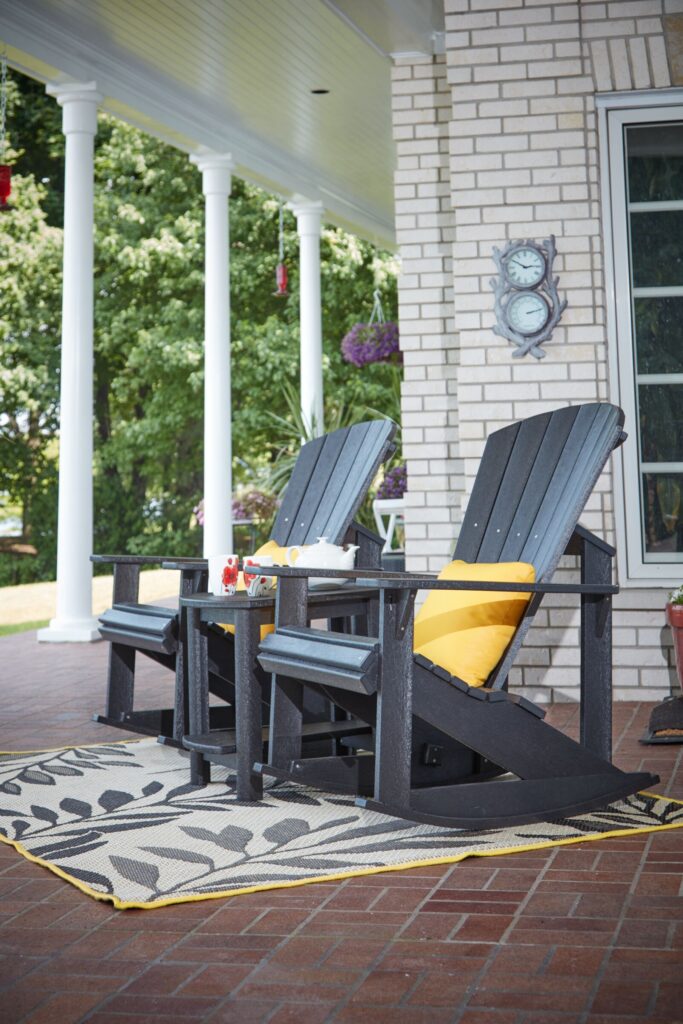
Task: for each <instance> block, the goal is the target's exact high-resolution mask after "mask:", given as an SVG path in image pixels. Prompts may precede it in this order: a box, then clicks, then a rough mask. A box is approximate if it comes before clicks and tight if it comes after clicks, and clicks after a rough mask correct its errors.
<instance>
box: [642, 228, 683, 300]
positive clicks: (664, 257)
mask: <svg viewBox="0 0 683 1024" xmlns="http://www.w3.org/2000/svg"><path fill="white" fill-rule="evenodd" d="M631 252H632V254H633V283H634V285H635V287H636V288H655V287H670V286H671V285H677V284H681V282H682V281H683V210H662V211H660V212H657V213H654V212H650V211H648V212H647V213H643V212H634V213H631Z"/></svg>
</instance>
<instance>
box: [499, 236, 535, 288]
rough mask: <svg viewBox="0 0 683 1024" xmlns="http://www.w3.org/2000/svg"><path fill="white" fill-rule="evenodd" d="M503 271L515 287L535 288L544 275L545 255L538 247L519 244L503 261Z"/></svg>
mask: <svg viewBox="0 0 683 1024" xmlns="http://www.w3.org/2000/svg"><path fill="white" fill-rule="evenodd" d="M505 273H506V275H507V278H508V280H509V281H510V284H513V285H514V286H515V287H516V288H535V287H536V285H537V284H540V282H541V281H542V280H543V278H544V277H545V257H544V256H543V253H541V252H539V250H538V249H533V248H532V247H531V246H529V245H521V246H519V248H517V249H513V250H512V252H511V253H510V255H509V256H508V258H507V260H506V261H505Z"/></svg>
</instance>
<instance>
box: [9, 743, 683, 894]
mask: <svg viewBox="0 0 683 1024" xmlns="http://www.w3.org/2000/svg"><path fill="white" fill-rule="evenodd" d="M152 738H153V737H151V736H134V737H131V738H130V739H125V740H110V741H108V742H107V741H106V740H104V741H102V742H100V743H74V744H67V746H62V747H44V748H42V749H41V750H2V751H0V756H2V757H12V756H15V757H22V756H23V755H24V754H50V753H54V751H56V750H78V749H80V748H81V747H109V746H116V745H117V744H119V745H120V744H123V743H141V742H143V741H144V740H150V739H152ZM636 795H637V796H646V797H652V798H653V799H655V800H667V801H668V802H669V803H671V804H678V805H679V806H683V800H676V799H674V797H669V796H665V795H664V794H662V793H650V792H649V791H648V790H642V792H640V793H638V794H636ZM577 817H578V815H577ZM676 828H683V821H681V822H677V823H674V824H672V825H648V826H646V827H644V828H626V829H614V830H612V831H610V832H599V833H596V834H594V835H582V836H570V837H568V838H566V839H551V840H548V839H545V840H541V841H540V842H538V843H530V844H528V845H525V846H510V847H503V848H502V849H500V850H473V851H471V852H466V853H459V854H454V855H453V856H452V857H432V858H430V859H428V860H417V861H406V862H404V863H402V864H389V865H385V866H383V867H378V868H358V869H357V870H354V871H343V872H340V873H338V874H334V875H317V876H316V877H315V878H300V879H296V880H295V881H292V882H275V883H272V884H269V885H250V886H246V887H245V888H243V889H230V890H228V891H224V892H210V893H202V894H201V895H200V894H197V895H196V896H177V897H173V898H170V899H164V900H155V901H154V902H152V903H150V902H147V903H141V902H139V901H137V900H120V899H119V898H118V896H110V895H109V894H108V893H103V892H97V890H96V889H91V888H90V886H88V885H86V884H85V883H84V882H81V881H80V880H79V879H77V878H74V877H73V876H72V875H69V874H68V873H67V872H66V871H62V869H61V868H58V867H57V866H56V865H55V864H50V862H49V861H46V860H43V859H42V858H41V857H35V856H34V855H33V854H32V853H29V851H28V850H27V849H25V847H23V846H22V844H21V843H20V842H17V841H16V840H14V839H8V838H7V836H1V835H0V843H3V844H4V845H5V846H11V847H12V848H13V849H14V850H16V851H17V853H18V854H20V855H21V856H22V857H24V858H25V860H28V861H31V863H33V864H38V865H40V867H43V868H47V870H48V871H51V872H52V874H53V875H57V877H58V878H61V879H63V880H64V881H65V882H69V884H70V885H73V886H74V887H75V888H76V889H79V890H80V891H81V892H82V893H85V895H86V896H90V897H91V898H92V899H94V900H99V901H100V902H101V903H111V904H112V906H113V907H114V909H115V910H157V909H159V908H160V907H172V906H178V905H180V904H181V903H200V902H202V901H204V900H224V899H230V898H231V897H232V896H247V895H249V894H250V893H253V892H268V891H270V890H272V889H273V890H274V889H298V888H301V886H304V885H315V884H317V883H320V882H342V881H344V880H345V879H346V878H362V877H364V876H366V875H383V874H385V873H386V872H387V871H408V870H410V868H422V867H438V866H439V865H440V864H458V863H459V862H460V861H461V860H466V859H467V858H468V857H501V856H504V855H505V854H514V853H530V852H531V851H533V850H548V849H551V848H552V847H553V846H572V845H576V844H578V843H592V842H598V841H599V840H600V839H614V838H618V837H621V836H638V835H646V834H647V833H649V832H670V831H673V829H676Z"/></svg>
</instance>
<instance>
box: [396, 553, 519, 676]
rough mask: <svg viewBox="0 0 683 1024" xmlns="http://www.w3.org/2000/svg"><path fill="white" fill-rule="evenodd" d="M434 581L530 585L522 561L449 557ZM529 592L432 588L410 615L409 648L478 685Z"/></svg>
mask: <svg viewBox="0 0 683 1024" xmlns="http://www.w3.org/2000/svg"><path fill="white" fill-rule="evenodd" d="M439 579H440V580H489V581H491V582H499V583H534V582H535V579H536V573H535V570H534V567H533V565H529V564H528V563H527V562H497V563H494V564H489V565H487V564H485V563H474V564H472V563H469V562H461V561H455V562H451V563H450V564H449V565H447V566H446V567H445V569H442V571H441V572H440V573H439ZM530 596H531V595H530V594H523V593H508V594H506V593H504V592H502V591H501V592H496V591H490V590H489V591H486V590H432V591H431V592H430V593H429V596H428V597H427V600H426V601H425V603H424V604H423V606H422V608H421V609H420V611H419V612H418V614H417V616H416V617H415V639H414V650H415V653H416V654H422V655H424V657H425V658H428V659H429V660H430V661H432V662H434V664H435V665H440V666H441V667H442V668H445V669H446V671H447V672H450V673H451V675H454V676H457V677H458V679H462V680H463V682H465V683H469V685H470V686H482V685H483V684H484V683H485V682H486V680H487V679H488V677H489V675H490V674H491V672H492V671H493V669H494V668H495V667H496V665H497V664H498V662H499V661H500V659H501V657H502V655H503V652H504V651H505V649H506V647H507V645H508V644H509V643H510V640H511V639H512V637H513V635H514V632H515V629H516V628H517V625H518V623H519V621H520V619H521V618H522V616H523V615H524V612H525V609H526V606H527V604H528V601H529V598H530Z"/></svg>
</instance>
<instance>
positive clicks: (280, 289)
mask: <svg viewBox="0 0 683 1024" xmlns="http://www.w3.org/2000/svg"><path fill="white" fill-rule="evenodd" d="M278 258H279V262H278V265H277V267H276V268H275V284H276V285H277V289H276V291H274V292H273V295H276V296H277V297H278V298H286V297H287V296H288V295H289V292H288V291H287V267H286V265H285V231H284V225H283V217H282V207H280V230H279V235H278Z"/></svg>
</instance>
